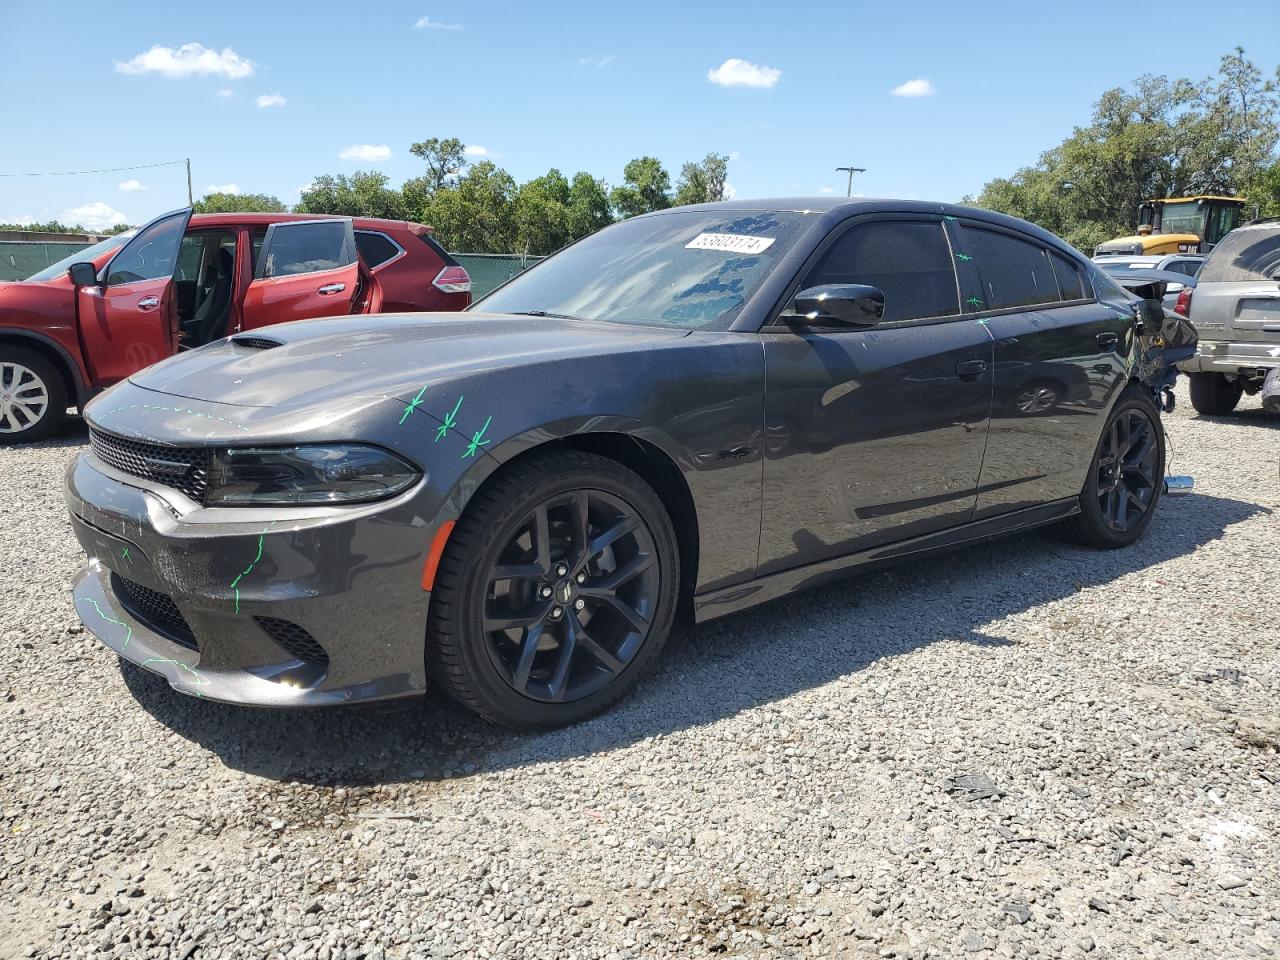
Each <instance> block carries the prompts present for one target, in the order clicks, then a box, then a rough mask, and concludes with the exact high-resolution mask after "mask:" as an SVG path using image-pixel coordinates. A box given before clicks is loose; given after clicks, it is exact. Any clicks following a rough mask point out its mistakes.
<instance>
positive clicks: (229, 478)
mask: <svg viewBox="0 0 1280 960" xmlns="http://www.w3.org/2000/svg"><path fill="white" fill-rule="evenodd" d="M421 476H422V471H421V470H419V469H418V468H417V467H415V466H414V465H413V464H411V463H409V462H407V461H405V460H403V459H401V458H400V457H398V456H396V455H395V454H394V453H391V452H390V451H388V450H382V449H379V448H378V447H366V446H360V445H358V444H337V445H334V446H325V445H317V446H310V445H309V446H305V447H241V448H232V449H229V450H218V451H215V452H214V455H213V459H212V461H211V463H210V467H209V487H208V492H207V493H206V494H205V503H206V504H207V505H209V506H223V507H245V506H270V505H274V504H318V503H364V502H367V501H369V500H381V499H383V498H385V497H391V496H394V495H395V494H397V493H400V492H401V491H402V490H407V489H408V488H409V487H411V486H413V484H415V483H416V482H417V481H418V478H419V477H421Z"/></svg>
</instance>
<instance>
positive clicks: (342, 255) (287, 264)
mask: <svg viewBox="0 0 1280 960" xmlns="http://www.w3.org/2000/svg"><path fill="white" fill-rule="evenodd" d="M348 227H349V222H343V221H323V222H317V223H289V224H276V225H275V226H274V227H273V228H272V229H271V230H270V231H268V233H269V236H268V238H267V240H266V243H265V245H264V246H263V248H262V250H261V252H260V253H259V255H258V257H259V261H260V262H259V264H258V276H259V277H287V276H292V275H294V274H299V273H316V272H319V271H322V270H336V269H337V268H339V267H345V266H348V265H349V264H351V263H354V262H355V251H354V250H352V249H350V248H349V246H348V243H347V238H348V236H349V235H350V234H349V232H348Z"/></svg>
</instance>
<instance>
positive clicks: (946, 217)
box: [942, 215, 956, 220]
mask: <svg viewBox="0 0 1280 960" xmlns="http://www.w3.org/2000/svg"><path fill="white" fill-rule="evenodd" d="M942 219H943V220H954V219H956V218H955V217H953V216H950V215H944V216H943V218H942Z"/></svg>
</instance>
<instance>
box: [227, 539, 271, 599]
mask: <svg viewBox="0 0 1280 960" xmlns="http://www.w3.org/2000/svg"><path fill="white" fill-rule="evenodd" d="M276 522H277V521H275V520H272V521H271V522H270V523H269V524H267V529H266V530H263V531H262V532H261V533H260V534H258V555H257V556H256V557H254V558H253V563H251V564H249V565H248V566H247V567H245V568H244V569H243V570H242V571H240V573H239V574H238V575H237V576H236V578H235V579H234V580H232V581H231V589H232V591H233V592H234V593H235V598H236V613H239V612H240V581H241V580H243V579H244V578H245V577H247V576H248V575H249V574H250V573H252V572H253V568H254V567H256V566H257V565H258V561H259V560H261V559H262V542H263V540H264V539H265V538H266V536H267V532H268V531H269V530H270V529H271V528H272V527H274V526H275V525H276Z"/></svg>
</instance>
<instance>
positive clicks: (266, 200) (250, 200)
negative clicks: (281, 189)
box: [191, 193, 289, 213]
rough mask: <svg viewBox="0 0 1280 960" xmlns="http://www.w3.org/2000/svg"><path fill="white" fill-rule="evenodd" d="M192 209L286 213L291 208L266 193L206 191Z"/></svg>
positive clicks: (213, 211)
mask: <svg viewBox="0 0 1280 960" xmlns="http://www.w3.org/2000/svg"><path fill="white" fill-rule="evenodd" d="M191 209H192V210H193V211H195V212H196V213H284V212H285V211H286V210H288V209H289V208H288V207H287V206H285V205H284V204H283V203H281V202H280V199H279V198H278V197H273V196H270V195H269V194H265V193H206V194H205V195H204V196H203V197H201V198H200V199H199V200H197V201H196V202H195V203H193V204H192V205H191Z"/></svg>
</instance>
